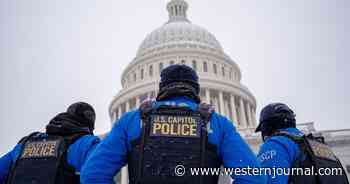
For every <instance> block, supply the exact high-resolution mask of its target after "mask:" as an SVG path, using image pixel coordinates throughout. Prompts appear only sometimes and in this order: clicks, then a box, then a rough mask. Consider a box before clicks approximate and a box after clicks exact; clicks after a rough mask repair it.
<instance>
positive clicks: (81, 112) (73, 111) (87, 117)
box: [67, 102, 96, 131]
mask: <svg viewBox="0 0 350 184" xmlns="http://www.w3.org/2000/svg"><path fill="white" fill-rule="evenodd" d="M67 113H68V114H70V115H72V116H75V117H77V118H78V119H79V120H80V122H81V123H82V125H83V126H87V127H89V129H90V130H91V131H93V130H94V129H95V119H96V113H95V110H94V108H93V107H92V106H91V105H90V104H88V103H85V102H77V103H74V104H72V105H70V106H69V107H68V108H67Z"/></svg>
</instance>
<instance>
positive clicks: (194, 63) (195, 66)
mask: <svg viewBox="0 0 350 184" xmlns="http://www.w3.org/2000/svg"><path fill="white" fill-rule="evenodd" d="M192 68H193V69H194V70H197V62H196V61H195V60H193V61H192Z"/></svg>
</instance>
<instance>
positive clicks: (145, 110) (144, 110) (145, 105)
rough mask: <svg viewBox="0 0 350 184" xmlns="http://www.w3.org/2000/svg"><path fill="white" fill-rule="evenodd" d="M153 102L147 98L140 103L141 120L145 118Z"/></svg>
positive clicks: (151, 108)
mask: <svg viewBox="0 0 350 184" xmlns="http://www.w3.org/2000/svg"><path fill="white" fill-rule="evenodd" d="M154 102H155V101H153V100H147V101H145V102H143V103H142V104H141V105H140V112H141V119H142V120H143V121H144V120H145V119H146V118H147V115H148V113H150V112H151V111H152V110H153V104H154Z"/></svg>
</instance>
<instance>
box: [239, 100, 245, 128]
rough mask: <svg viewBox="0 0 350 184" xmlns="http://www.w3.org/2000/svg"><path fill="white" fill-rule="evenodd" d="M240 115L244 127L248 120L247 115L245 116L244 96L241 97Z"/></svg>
mask: <svg viewBox="0 0 350 184" xmlns="http://www.w3.org/2000/svg"><path fill="white" fill-rule="evenodd" d="M239 115H240V117H239V120H240V123H241V125H242V127H246V126H247V120H246V116H245V111H244V102H243V99H242V98H240V99H239Z"/></svg>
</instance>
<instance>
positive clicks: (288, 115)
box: [255, 103, 296, 133]
mask: <svg viewBox="0 0 350 184" xmlns="http://www.w3.org/2000/svg"><path fill="white" fill-rule="evenodd" d="M290 127H296V121H295V114H294V112H293V111H292V110H291V109H290V108H289V107H288V106H287V105H286V104H283V103H272V104H269V105H267V106H265V107H264V108H263V109H262V110H261V113H260V120H259V125H258V127H257V128H256V130H255V132H260V131H261V132H262V133H265V132H269V131H273V130H278V129H282V128H290Z"/></svg>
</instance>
